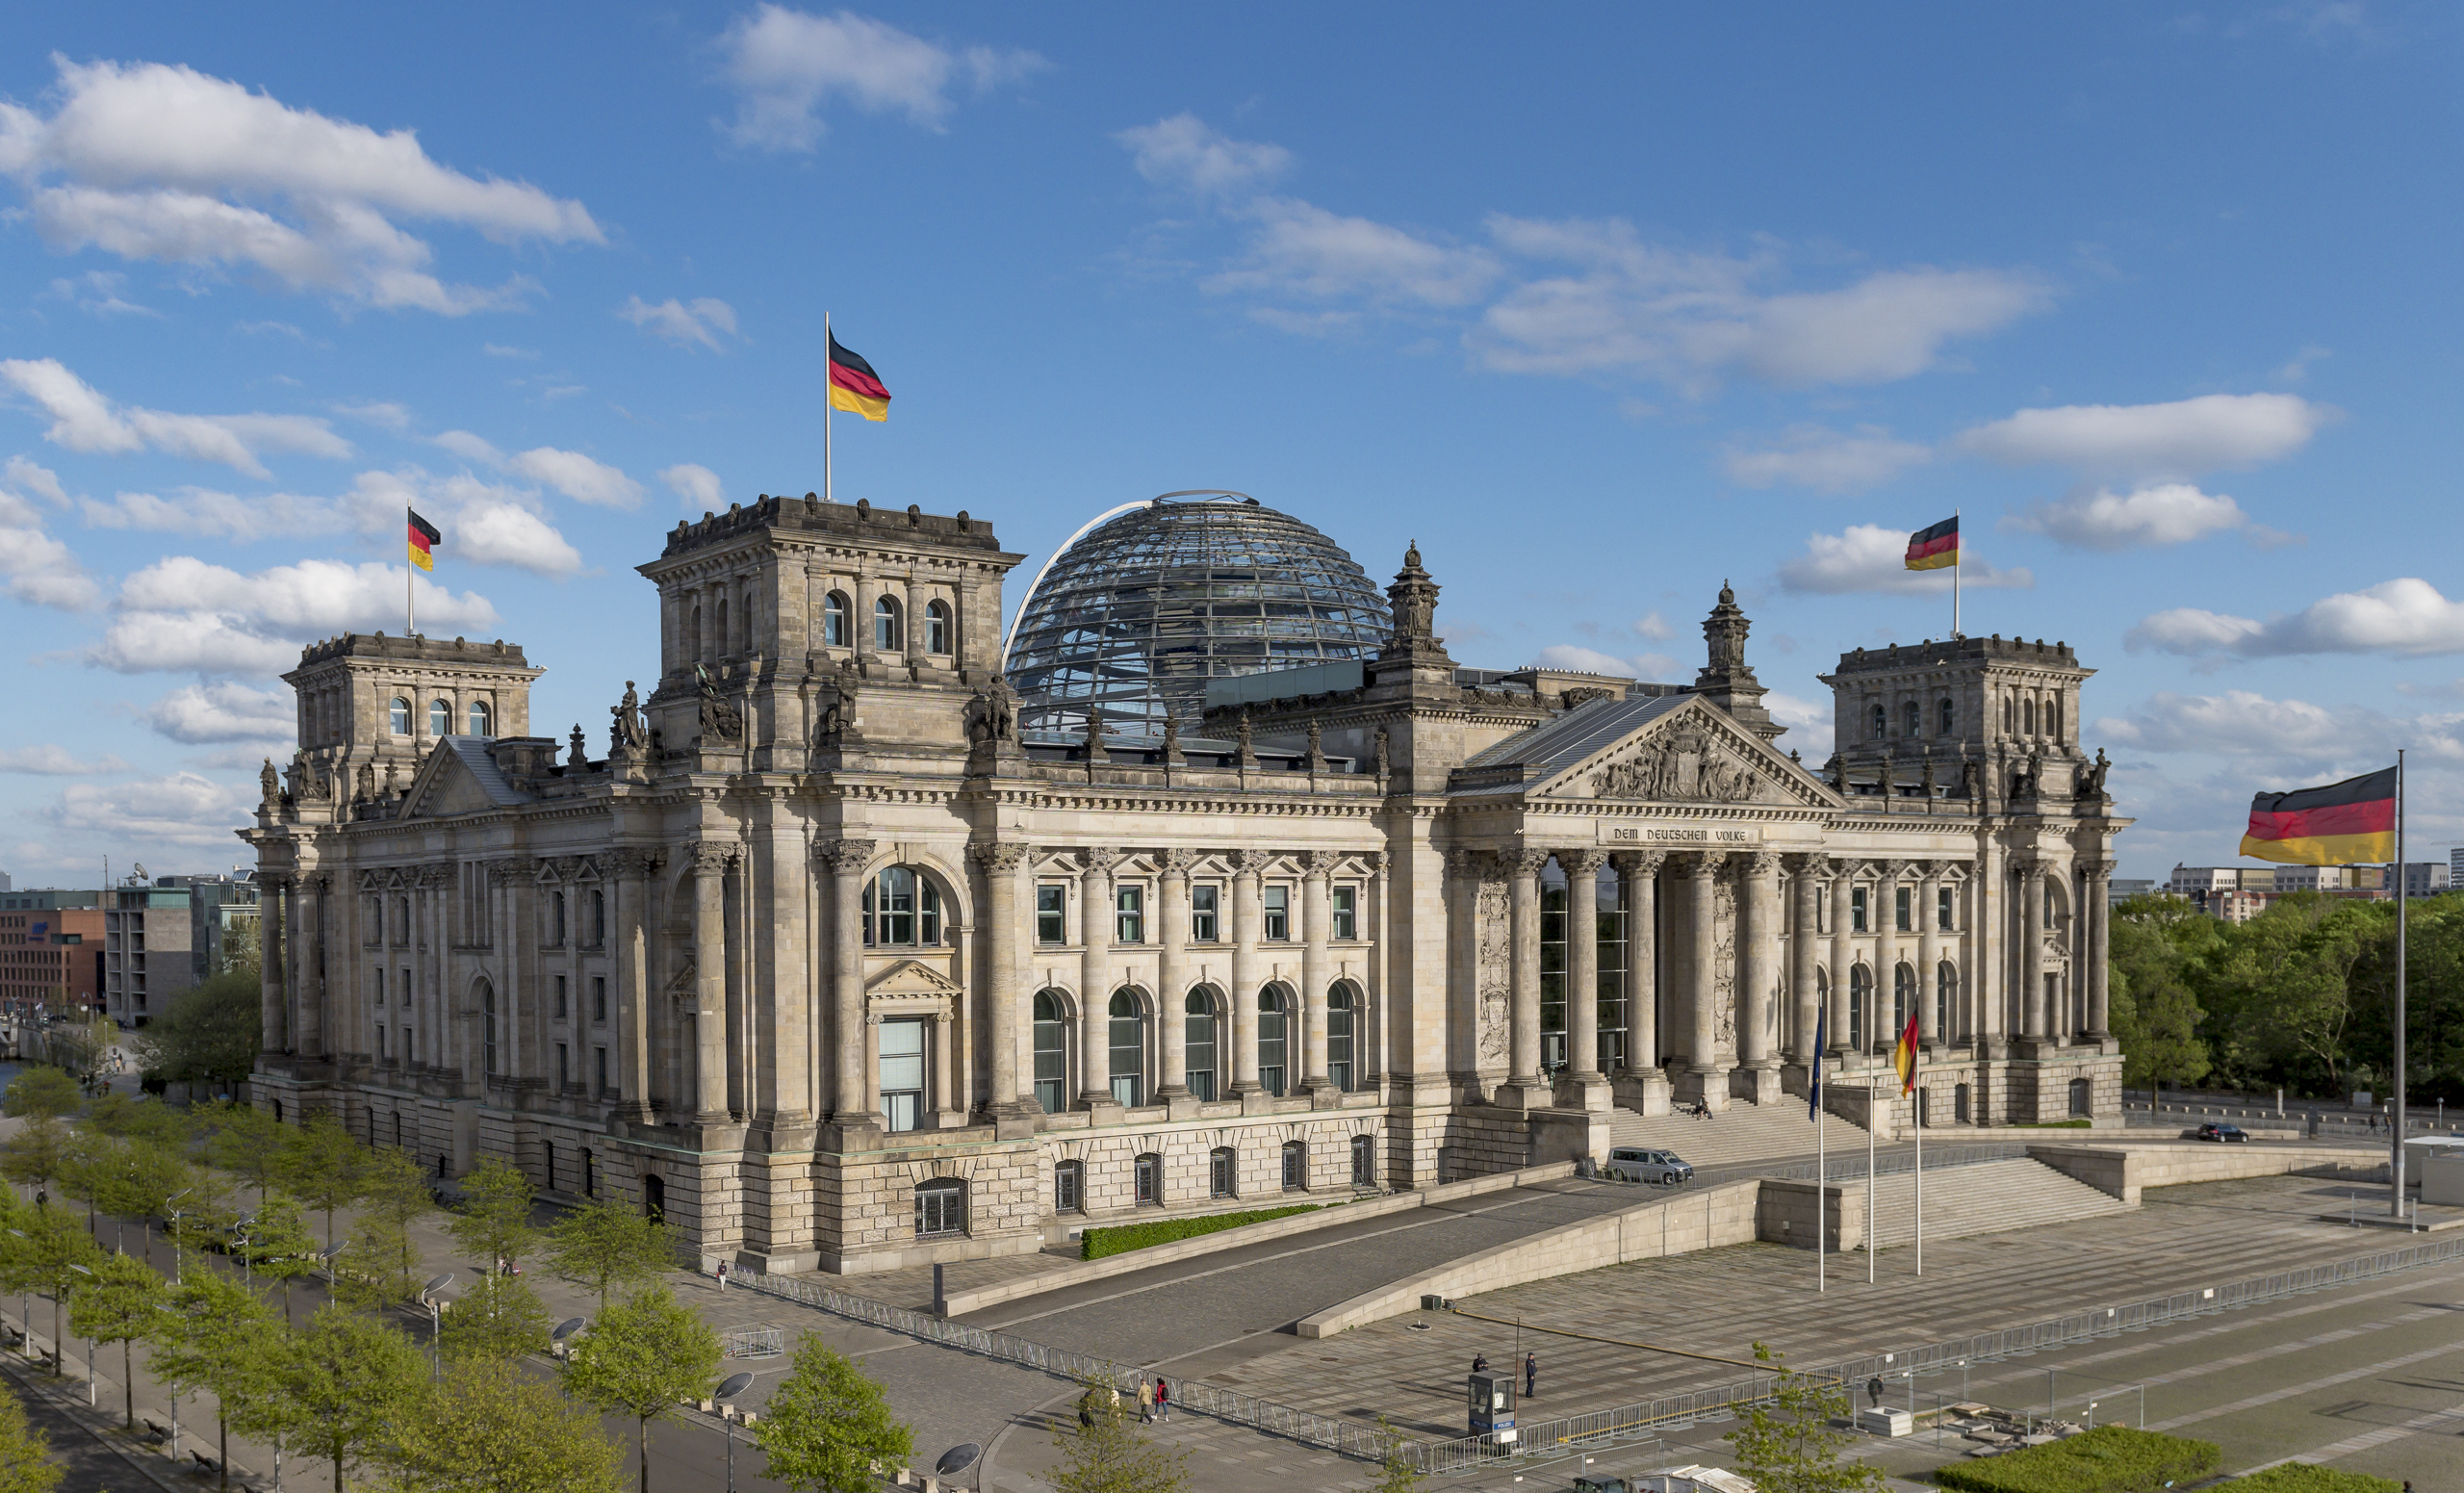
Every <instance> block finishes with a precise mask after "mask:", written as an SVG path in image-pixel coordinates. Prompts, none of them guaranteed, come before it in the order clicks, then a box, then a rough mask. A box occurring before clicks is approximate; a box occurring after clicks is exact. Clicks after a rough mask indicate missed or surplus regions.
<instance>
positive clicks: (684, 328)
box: [616, 296, 737, 352]
mask: <svg viewBox="0 0 2464 1493" xmlns="http://www.w3.org/2000/svg"><path fill="white" fill-rule="evenodd" d="M616 314H617V315H618V316H620V317H623V318H624V319H625V320H626V321H628V322H632V323H633V324H634V325H635V326H638V327H641V328H643V329H644V330H646V331H648V332H649V333H650V334H651V335H652V336H654V337H663V338H665V339H667V340H668V341H669V342H672V343H674V344H676V345H677V346H678V347H680V348H692V347H703V348H709V349H710V350H711V351H712V352H724V351H726V350H727V348H725V347H724V346H722V345H721V344H720V342H719V338H720V336H721V335H722V334H724V335H726V336H729V337H733V336H735V335H737V333H736V329H735V308H734V307H733V306H731V305H729V304H728V303H727V302H726V301H724V300H721V299H719V298H718V297H717V296H696V297H695V298H694V299H693V301H692V303H691V304H689V305H688V304H686V303H685V302H683V301H680V300H678V299H677V298H676V297H675V296H669V297H668V298H667V299H665V300H663V301H660V302H659V303H658V304H657V305H655V306H654V305H652V304H651V303H650V302H648V301H646V300H644V299H642V297H640V296H627V297H625V303H624V304H623V305H621V306H619V307H617V308H616Z"/></svg>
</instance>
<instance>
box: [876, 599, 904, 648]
mask: <svg viewBox="0 0 2464 1493" xmlns="http://www.w3.org/2000/svg"><path fill="white" fill-rule="evenodd" d="M873 646H874V647H875V648H879V649H883V650H885V651H891V652H894V651H896V650H897V648H898V647H899V646H900V645H899V641H898V602H897V601H896V599H894V598H891V597H886V596H883V597H876V598H874V599H873Z"/></svg>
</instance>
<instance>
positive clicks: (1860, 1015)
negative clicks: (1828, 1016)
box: [1848, 965, 1874, 1052]
mask: <svg viewBox="0 0 2464 1493" xmlns="http://www.w3.org/2000/svg"><path fill="white" fill-rule="evenodd" d="M1873 1004H1874V972H1873V971H1872V970H1871V969H1868V968H1867V967H1865V966H1864V965H1857V966H1856V967H1855V968H1853V969H1851V970H1849V971H1848V1047H1849V1050H1850V1051H1852V1052H1861V1051H1863V1050H1864V1049H1865V1047H1866V1045H1867V1041H1868V1040H1867V1037H1866V1033H1865V1013H1866V1012H1867V1011H1869V1010H1871V1009H1872V1008H1873Z"/></svg>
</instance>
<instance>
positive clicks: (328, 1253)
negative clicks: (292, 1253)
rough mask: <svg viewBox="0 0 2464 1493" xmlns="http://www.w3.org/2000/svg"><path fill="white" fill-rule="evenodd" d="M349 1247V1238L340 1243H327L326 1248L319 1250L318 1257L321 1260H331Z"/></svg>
mask: <svg viewBox="0 0 2464 1493" xmlns="http://www.w3.org/2000/svg"><path fill="white" fill-rule="evenodd" d="M347 1248H350V1242H349V1241H348V1240H345V1241H344V1242H342V1243H341V1244H338V1245H327V1246H325V1248H321V1249H320V1250H318V1251H317V1258H319V1259H321V1260H330V1259H332V1258H333V1257H334V1256H335V1255H337V1254H340V1253H342V1252H343V1251H344V1250H345V1249H347Z"/></svg>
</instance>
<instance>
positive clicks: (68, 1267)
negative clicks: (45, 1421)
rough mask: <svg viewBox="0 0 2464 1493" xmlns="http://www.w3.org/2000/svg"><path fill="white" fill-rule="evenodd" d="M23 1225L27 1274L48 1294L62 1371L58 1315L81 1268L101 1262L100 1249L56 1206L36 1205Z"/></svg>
mask: <svg viewBox="0 0 2464 1493" xmlns="http://www.w3.org/2000/svg"><path fill="white" fill-rule="evenodd" d="M23 1227H24V1230H25V1236H26V1237H25V1249H26V1270H27V1276H28V1278H29V1279H30V1280H32V1281H34V1282H35V1283H36V1284H38V1285H39V1287H40V1288H41V1289H42V1292H43V1294H44V1295H46V1296H48V1297H50V1298H51V1347H52V1353H53V1356H54V1361H55V1363H56V1365H57V1366H58V1368H59V1369H60V1370H61V1371H62V1372H66V1369H67V1366H68V1361H67V1357H66V1355H65V1354H64V1353H62V1352H61V1348H60V1344H61V1326H62V1323H61V1318H62V1315H63V1313H64V1310H65V1304H66V1302H67V1300H68V1293H69V1291H70V1290H71V1289H73V1288H74V1287H75V1286H76V1285H77V1283H78V1281H79V1280H80V1279H82V1278H84V1277H83V1276H82V1275H81V1274H80V1272H81V1270H82V1271H90V1270H93V1269H95V1268H96V1267H98V1266H100V1265H101V1264H102V1263H103V1251H102V1250H101V1249H99V1248H95V1245H94V1240H93V1236H92V1235H90V1234H89V1233H87V1232H86V1230H84V1229H83V1228H80V1227H78V1226H77V1221H76V1219H74V1218H73V1217H71V1216H70V1215H69V1214H68V1213H66V1212H65V1211H64V1210H62V1209H59V1208H37V1209H36V1210H35V1211H34V1213H33V1214H32V1216H30V1217H28V1218H27V1219H26V1220H25V1223H24V1224H23Z"/></svg>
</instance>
